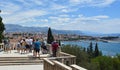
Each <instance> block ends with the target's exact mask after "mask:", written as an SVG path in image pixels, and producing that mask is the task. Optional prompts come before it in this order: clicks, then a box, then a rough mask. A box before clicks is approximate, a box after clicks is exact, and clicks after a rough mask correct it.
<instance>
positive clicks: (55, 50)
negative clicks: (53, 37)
mask: <svg viewBox="0 0 120 70" xmlns="http://www.w3.org/2000/svg"><path fill="white" fill-rule="evenodd" d="M58 47H59V44H58V42H56V41H54V42H52V54H53V55H52V56H53V57H56V56H57V50H58Z"/></svg>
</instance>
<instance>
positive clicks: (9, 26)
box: [5, 24, 120, 37]
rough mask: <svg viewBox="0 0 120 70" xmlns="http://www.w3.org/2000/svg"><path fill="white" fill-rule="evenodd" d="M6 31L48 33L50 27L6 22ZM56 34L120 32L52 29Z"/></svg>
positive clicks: (99, 34)
mask: <svg viewBox="0 0 120 70" xmlns="http://www.w3.org/2000/svg"><path fill="white" fill-rule="evenodd" d="M5 28H6V30H5V32H43V33H47V31H48V28H49V27H26V26H21V25H17V24H5ZM52 32H53V33H54V34H76V35H88V36H119V37H120V33H111V34H101V33H94V32H88V31H80V30H56V29H52Z"/></svg>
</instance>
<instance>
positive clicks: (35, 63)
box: [0, 50, 87, 70]
mask: <svg viewBox="0 0 120 70" xmlns="http://www.w3.org/2000/svg"><path fill="white" fill-rule="evenodd" d="M0 69H1V70H34V69H35V70H87V69H85V68H82V67H80V66H78V65H76V56H74V55H71V54H67V53H64V52H59V54H58V55H57V57H51V56H50V54H42V53H40V58H39V57H33V53H27V54H21V53H18V52H17V50H11V52H10V51H9V52H4V51H0Z"/></svg>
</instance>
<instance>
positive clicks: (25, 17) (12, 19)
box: [3, 10, 48, 24]
mask: <svg viewBox="0 0 120 70" xmlns="http://www.w3.org/2000/svg"><path fill="white" fill-rule="evenodd" d="M46 14H48V13H47V12H46V11H43V10H28V11H22V12H18V13H16V14H14V15H12V16H7V17H3V18H4V19H3V21H4V22H5V23H12V24H16V23H23V22H24V23H25V22H27V21H29V22H30V21H35V19H34V20H30V19H31V18H35V17H39V16H43V15H46Z"/></svg>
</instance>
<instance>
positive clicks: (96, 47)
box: [94, 43, 99, 57]
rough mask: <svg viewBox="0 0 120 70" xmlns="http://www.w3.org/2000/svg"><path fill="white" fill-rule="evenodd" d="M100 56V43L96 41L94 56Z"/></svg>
mask: <svg viewBox="0 0 120 70" xmlns="http://www.w3.org/2000/svg"><path fill="white" fill-rule="evenodd" d="M97 56H99V49H98V44H97V43H96V45H95V51H94V57H97Z"/></svg>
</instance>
